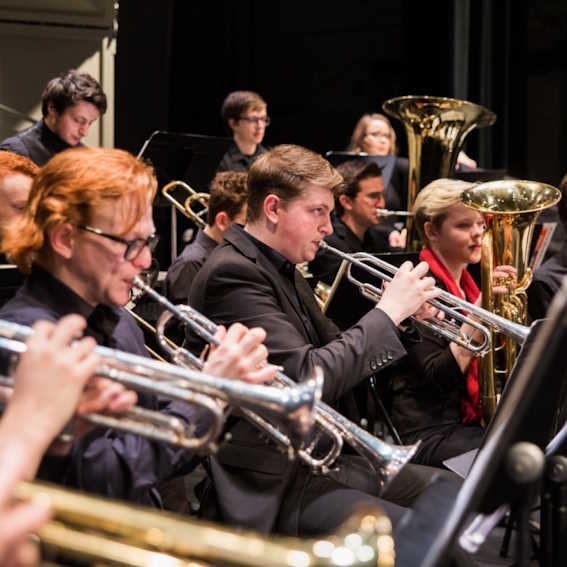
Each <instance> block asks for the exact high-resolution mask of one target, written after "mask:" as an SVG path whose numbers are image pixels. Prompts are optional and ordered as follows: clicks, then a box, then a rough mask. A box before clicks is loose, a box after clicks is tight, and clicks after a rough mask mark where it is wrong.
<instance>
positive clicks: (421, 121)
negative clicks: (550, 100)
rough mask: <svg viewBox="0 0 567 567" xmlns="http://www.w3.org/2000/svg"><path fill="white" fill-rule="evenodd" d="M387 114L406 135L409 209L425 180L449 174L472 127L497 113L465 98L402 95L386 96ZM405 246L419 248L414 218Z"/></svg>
mask: <svg viewBox="0 0 567 567" xmlns="http://www.w3.org/2000/svg"><path fill="white" fill-rule="evenodd" d="M382 108H383V109H384V112H385V113H386V114H389V115H390V116H392V117H393V118H397V119H398V120H400V121H401V122H402V124H403V125H404V128H405V130H406V135H407V139H408V157H409V172H408V211H412V210H413V204H414V202H415V198H416V197H417V194H418V193H419V192H420V191H421V189H422V188H423V187H425V186H426V185H427V184H428V183H430V182H431V181H433V180H434V179H439V178H441V177H452V175H453V172H454V170H455V164H456V161H457V156H458V155H459V152H460V151H461V149H462V147H463V143H464V141H465V138H466V136H467V135H468V134H469V132H471V131H472V130H474V128H484V127H485V126H491V125H492V124H494V122H495V121H496V114H494V113H493V112H491V111H490V110H487V109H486V108H484V107H482V106H479V105H477V104H473V103H472V102H468V101H465V100H457V99H453V98H444V97H433V96H402V97H398V98H392V99H390V100H387V101H386V102H385V103H384V104H383V105H382ZM407 229H408V236H407V246H406V249H407V250H418V249H419V244H420V243H419V238H418V236H417V232H416V230H415V226H414V223H413V219H412V218H411V217H409V218H408V222H407Z"/></svg>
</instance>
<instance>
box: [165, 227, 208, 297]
mask: <svg viewBox="0 0 567 567" xmlns="http://www.w3.org/2000/svg"><path fill="white" fill-rule="evenodd" d="M216 245H217V243H216V241H215V240H213V239H212V238H211V237H210V236H207V235H206V234H205V232H204V231H203V230H199V232H198V233H197V236H196V238H195V240H194V241H193V242H191V244H188V245H187V246H185V248H184V249H183V252H182V253H181V254H180V255H179V256H177V258H176V259H175V261H174V262H173V264H171V266H169V269H168V270H167V276H166V278H165V294H166V295H167V297H168V298H169V299H170V301H172V302H173V303H186V302H187V298H188V297H189V290H190V289H191V283H192V282H193V279H194V278H195V276H196V275H197V272H198V271H199V270H200V269H201V266H202V265H203V264H204V263H205V260H206V259H207V258H208V257H209V254H210V253H211V252H212V251H213V250H214V249H215V247H216Z"/></svg>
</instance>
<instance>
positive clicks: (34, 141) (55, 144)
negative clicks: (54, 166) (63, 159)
mask: <svg viewBox="0 0 567 567" xmlns="http://www.w3.org/2000/svg"><path fill="white" fill-rule="evenodd" d="M82 145H83V144H79V145H78V146H70V145H69V144H68V143H67V142H65V141H63V140H62V139H61V138H60V137H59V136H58V135H57V134H55V133H54V132H52V131H51V130H50V129H49V128H48V127H47V125H46V124H45V122H44V121H43V120H40V121H39V122H36V123H35V124H34V125H33V126H30V127H29V128H26V129H25V130H22V131H21V132H18V133H17V134H15V135H14V136H10V137H9V138H6V139H5V140H3V141H2V142H0V150H6V151H8V152H13V153H15V154H18V155H21V156H24V157H27V158H28V159H31V160H32V161H33V162H34V163H36V164H37V165H39V166H42V165H43V164H45V163H46V162H48V161H49V160H50V159H51V158H52V157H53V156H54V155H55V154H58V153H59V152H62V151H63V150H66V149H68V148H72V147H82Z"/></svg>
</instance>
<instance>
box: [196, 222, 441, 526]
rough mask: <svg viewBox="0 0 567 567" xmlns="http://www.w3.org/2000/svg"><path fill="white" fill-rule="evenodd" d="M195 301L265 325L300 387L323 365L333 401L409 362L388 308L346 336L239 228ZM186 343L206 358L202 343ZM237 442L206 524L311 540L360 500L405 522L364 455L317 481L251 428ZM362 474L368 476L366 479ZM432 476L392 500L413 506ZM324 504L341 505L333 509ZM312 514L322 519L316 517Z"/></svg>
mask: <svg viewBox="0 0 567 567" xmlns="http://www.w3.org/2000/svg"><path fill="white" fill-rule="evenodd" d="M190 303H191V305H192V306H194V307H195V308H196V309H197V310H199V311H200V312H202V313H203V314H205V315H206V316H207V317H210V318H211V319H213V320H214V321H215V322H216V323H219V324H224V325H226V326H228V325H229V324H230V323H233V322H235V321H240V322H242V323H243V324H244V325H247V326H249V327H252V326H256V325H258V326H262V327H264V328H265V329H266V331H267V339H266V341H265V344H266V347H267V348H268V350H269V352H270V360H271V361H272V362H273V363H274V364H280V365H282V366H283V367H284V369H285V370H284V371H285V372H286V374H287V375H288V376H290V377H292V378H294V379H298V380H299V379H302V378H304V377H307V376H309V375H310V373H311V371H312V369H313V367H314V366H315V365H318V366H321V368H322V369H323V373H324V376H325V383H324V388H323V399H324V400H325V401H326V402H327V403H335V402H337V401H338V400H339V399H340V398H343V399H344V398H345V397H348V394H350V392H351V389H352V387H353V386H354V385H355V384H357V383H358V382H359V381H361V380H363V379H364V378H367V377H368V376H370V375H372V374H373V373H374V372H376V371H377V369H378V366H379V365H380V366H382V365H383V366H384V367H385V366H388V365H390V364H392V363H393V362H394V361H396V360H399V359H400V358H401V357H402V356H404V354H405V349H404V347H403V345H402V344H401V342H400V338H399V336H398V330H397V328H396V327H395V326H394V324H393V323H392V321H391V320H390V318H389V317H388V316H387V315H386V314H385V313H383V312H382V311H380V310H379V309H374V310H373V311H372V312H371V313H368V314H367V315H366V316H365V317H364V318H363V319H362V320H361V321H360V322H359V323H358V324H357V325H356V326H354V327H352V328H351V329H349V330H348V331H347V332H345V333H342V334H340V333H339V330H338V329H337V328H336V327H335V326H334V325H333V324H332V323H331V322H330V321H329V320H328V319H326V318H325V317H324V316H323V315H322V314H321V311H320V310H319V308H318V306H317V304H316V302H315V300H314V297H313V294H312V293H311V290H310V288H309V286H308V285H307V283H306V282H305V280H304V279H303V278H302V277H301V276H299V275H296V273H295V270H294V267H293V266H292V265H291V264H290V263H289V262H288V261H287V260H286V259H285V258H283V257H282V256H280V255H279V254H278V253H277V252H275V251H274V250H271V249H269V248H268V247H267V246H266V245H265V244H262V243H259V242H258V241H257V240H256V239H254V238H252V237H251V236H250V235H249V234H248V233H246V232H245V231H244V230H243V229H242V228H241V227H240V226H236V225H233V226H232V227H231V228H230V229H229V230H228V232H227V233H226V234H225V240H224V242H223V243H222V244H220V245H219V246H218V247H217V248H216V249H215V250H214V251H213V252H212V254H211V255H210V257H209V259H208V260H207V262H206V263H205V264H204V266H203V267H202V268H201V270H200V271H199V273H198V274H197V276H196V278H195V281H194V285H193V286H192V288H191V293H190ZM376 337H379V340H376ZM187 338H188V342H189V343H190V344H191V345H192V346H193V347H196V349H197V350H198V348H199V346H200V345H198V344H197V343H198V341H196V340H195V338H194V337H192V336H188V337H187ZM383 361H384V362H383ZM345 395H346V396H345ZM231 434H232V438H231V441H230V442H229V443H225V444H224V445H223V446H222V447H221V449H220V451H219V453H218V455H217V456H216V457H214V458H211V459H210V465H211V471H212V477H213V481H214V485H213V486H211V487H209V491H208V492H207V494H206V497H205V501H204V502H203V504H202V508H203V510H204V511H205V514H206V516H207V517H215V518H216V519H222V520H224V521H226V522H229V523H233V524H237V525H240V526H243V527H247V528H253V529H256V530H259V531H262V532H268V531H272V530H276V531H279V532H282V533H287V534H296V533H300V534H305V535H307V534H315V533H319V532H320V531H323V530H328V529H334V528H335V527H337V525H338V524H339V523H340V522H341V521H342V520H343V519H344V515H345V514H348V513H349V512H350V511H351V510H352V506H353V505H354V504H355V503H356V502H360V501H364V502H366V503H367V504H371V505H372V504H380V505H382V506H384V508H385V509H386V510H387V511H388V512H389V513H390V514H391V515H392V517H393V520H394V523H395V522H396V520H397V519H399V517H400V509H399V508H398V507H396V506H394V505H392V504H391V503H389V502H382V501H380V500H378V499H377V498H375V496H376V495H377V493H378V490H377V483H376V479H375V477H374V475H373V474H371V473H369V471H368V465H366V464H365V463H361V459H360V458H359V457H358V456H351V455H343V457H341V459H340V462H339V472H338V473H337V474H333V473H332V474H330V475H328V476H317V475H314V474H313V473H312V472H311V471H310V470H309V469H308V468H307V467H306V466H305V465H303V464H302V463H301V462H300V461H295V462H290V461H288V460H287V459H286V457H285V455H283V454H282V453H281V452H280V451H279V450H277V449H276V448H275V446H274V445H273V444H272V443H271V442H269V441H268V440H267V439H266V438H265V437H264V436H262V435H261V434H260V433H259V432H258V431H257V430H256V429H255V428H253V427H252V426H250V425H249V424H248V423H246V422H244V421H242V420H240V421H238V422H237V423H236V425H235V426H234V427H233V429H232V431H231ZM355 470H356V471H359V472H360V471H365V472H364V473H361V474H359V475H357V474H356V473H355V472H354V471H355ZM421 472H423V471H421ZM430 477H431V473H430V472H429V471H427V472H426V473H424V474H423V475H422V476H417V478H416V474H415V470H412V469H411V468H410V469H408V468H407V467H406V468H405V469H404V470H403V471H402V473H401V474H400V475H399V477H398V478H397V479H395V480H394V483H392V484H393V486H390V487H389V488H388V490H387V491H386V498H388V494H389V491H390V490H392V491H393V493H394V494H393V496H392V498H395V499H396V500H397V501H398V502H403V504H408V503H409V502H411V501H412V498H414V497H415V496H416V495H417V494H418V493H419V492H420V491H421V490H422V489H423V488H424V486H425V485H426V484H427V482H428V480H429V478H430ZM410 493H411V494H410ZM371 495H372V496H371ZM324 502H332V505H331V504H328V505H327V506H326V507H325V506H324ZM337 503H338V504H337ZM313 510H316V511H317V512H314V513H313V514H310V511H313ZM321 510H323V511H324V512H325V514H323V516H321V513H320V512H319V511H321Z"/></svg>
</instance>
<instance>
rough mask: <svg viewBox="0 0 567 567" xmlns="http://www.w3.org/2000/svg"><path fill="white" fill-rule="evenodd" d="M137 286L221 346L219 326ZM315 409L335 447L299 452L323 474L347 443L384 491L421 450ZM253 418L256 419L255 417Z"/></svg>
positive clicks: (284, 379) (183, 353) (281, 378)
mask: <svg viewBox="0 0 567 567" xmlns="http://www.w3.org/2000/svg"><path fill="white" fill-rule="evenodd" d="M133 285H134V286H135V287H137V288H139V289H142V290H144V291H145V292H146V293H148V294H149V295H150V296H151V297H152V298H153V299H155V300H156V301H157V302H158V303H160V304H161V305H162V306H163V307H164V308H165V309H166V310H167V311H168V312H170V313H171V314H172V316H174V317H175V318H176V319H177V320H179V321H180V322H183V323H184V324H186V325H187V326H188V327H189V328H190V329H191V330H192V331H193V332H194V333H195V334H197V335H198V336H199V337H200V338H202V339H203V340H204V341H206V342H207V343H209V344H211V345H218V344H219V341H218V340H217V339H216V338H215V337H214V334H215V333H216V332H217V330H218V326H217V325H216V324H215V323H214V322H213V321H211V320H210V319H208V318H207V317H205V316H204V315H203V314H202V313H199V312H198V311H197V310H196V309H193V308H192V307H190V306H188V305H184V306H183V309H181V308H180V306H178V305H174V304H173V303H172V302H171V301H169V300H168V299H167V298H166V297H164V296H162V295H160V294H159V293H157V292H156V291H155V290H154V289H153V288H151V287H150V286H148V285H147V284H146V283H145V282H144V281H143V280H142V279H141V278H138V277H136V278H134V281H133ZM158 323H163V322H158ZM163 325H165V323H163ZM158 327H162V325H161V324H158ZM175 355H176V358H177V359H178V360H182V359H183V358H184V359H185V363H186V364H189V365H195V366H196V367H199V365H200V364H201V362H200V360H199V358H197V357H196V356H194V355H193V354H192V353H190V352H189V351H187V350H186V349H181V350H179V351H178V352H176V353H175ZM276 380H277V382H278V383H279V384H280V385H281V386H283V387H284V390H283V391H286V390H287V389H288V388H291V387H293V386H294V385H295V384H296V383H295V382H294V381H293V380H292V379H291V378H289V377H288V376H286V375H285V374H283V373H282V372H278V373H277V375H276ZM314 409H315V412H314V414H315V415H314V418H315V423H316V425H317V426H318V428H319V429H320V430H321V431H322V432H324V433H326V434H327V435H329V436H330V437H331V438H332V439H333V440H334V445H333V447H332V449H331V450H330V451H329V453H328V454H327V455H326V456H325V457H322V458H321V459H318V460H316V459H314V457H313V456H312V455H311V451H312V450H313V449H314V447H315V444H316V443H313V444H312V445H311V446H310V447H308V448H307V449H302V450H300V451H298V455H299V457H300V458H301V459H302V460H303V461H304V462H305V463H306V464H308V465H309V466H311V467H313V468H314V469H316V470H319V471H320V472H322V473H325V472H326V471H328V468H329V467H330V466H331V465H332V464H333V463H334V462H335V461H336V459H337V458H338V457H339V455H340V453H341V450H342V444H343V440H344V441H346V442H347V443H349V444H350V445H351V446H352V447H353V448H354V449H355V450H356V451H357V452H358V453H359V454H360V455H362V456H363V457H365V458H366V459H367V460H368V462H369V463H370V464H371V466H372V467H373V468H374V470H375V471H376V475H377V480H378V485H379V487H380V488H381V489H382V490H383V489H384V487H385V486H386V485H387V484H388V483H389V482H390V481H391V480H392V479H393V478H394V477H395V476H396V474H398V472H399V471H400V470H401V468H402V467H403V466H404V465H405V464H406V463H407V462H408V461H409V460H410V459H411V458H412V457H413V455H414V454H415V452H416V451H417V449H418V447H419V442H418V443H416V444H414V445H402V446H398V445H389V444H388V443H386V442H384V441H382V440H381V439H378V438H377V437H375V436H374V435H371V434H370V433H368V432H367V431H365V430H364V429H362V428H361V427H359V426H358V425H356V424H354V423H352V422H351V421H349V420H348V419H347V418H346V417H344V416H343V415H341V414H340V413H339V412H338V411H336V410H334V409H333V408H331V407H330V406H328V405H327V404H325V403H323V402H321V401H320V400H317V401H316V402H315V406H314ZM247 417H248V416H247ZM251 417H252V419H254V416H251ZM273 439H274V440H275V441H277V437H273ZM284 446H285V445H284Z"/></svg>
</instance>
